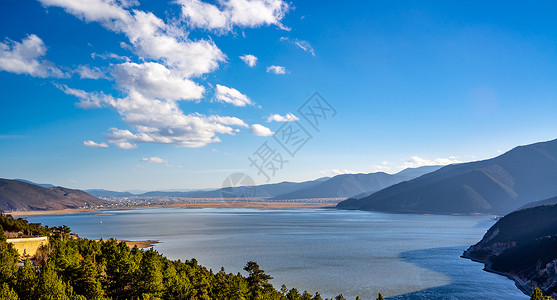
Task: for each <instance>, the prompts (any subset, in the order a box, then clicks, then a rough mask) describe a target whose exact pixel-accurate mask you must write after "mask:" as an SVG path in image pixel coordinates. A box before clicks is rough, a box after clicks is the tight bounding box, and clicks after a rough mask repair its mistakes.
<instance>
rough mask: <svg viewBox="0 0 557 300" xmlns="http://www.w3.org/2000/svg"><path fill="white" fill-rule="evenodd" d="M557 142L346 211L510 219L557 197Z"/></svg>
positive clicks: (392, 190)
mask: <svg viewBox="0 0 557 300" xmlns="http://www.w3.org/2000/svg"><path fill="white" fill-rule="evenodd" d="M556 182H557V140H551V141H547V142H539V143H535V144H531V145H525V146H518V147H515V148H513V149H512V150H510V151H508V152H506V153H504V154H502V155H500V156H497V157H494V158H490V159H486V160H480V161H475V162H469V163H461V164H453V165H448V166H445V167H443V168H441V169H439V170H437V171H435V172H432V173H428V174H425V175H423V176H420V177H418V178H416V179H413V180H410V181H407V182H402V183H398V184H395V185H393V186H391V187H388V188H386V189H383V190H381V191H378V192H376V193H374V194H371V195H370V196H368V197H365V198H362V199H359V200H355V199H348V200H346V201H344V202H341V203H339V204H338V205H337V208H340V209H360V210H378V211H387V212H401V213H448V214H452V213H457V214H473V213H499V214H504V213H508V212H510V211H512V210H514V209H516V208H518V207H520V206H522V205H524V204H526V203H527V202H529V201H531V199H532V198H534V199H545V198H549V197H551V196H554V195H557V185H556V184H555V183H556Z"/></svg>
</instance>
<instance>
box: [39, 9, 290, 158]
mask: <svg viewBox="0 0 557 300" xmlns="http://www.w3.org/2000/svg"><path fill="white" fill-rule="evenodd" d="M39 1H40V2H41V3H42V4H43V5H44V6H45V7H51V6H56V7H61V8H63V9H64V10H65V11H66V12H68V13H70V14H72V15H74V16H76V17H78V18H80V19H82V20H84V21H86V22H97V23H99V24H100V25H101V26H103V27H104V28H106V29H108V30H110V31H113V32H115V33H119V34H122V35H124V36H125V37H126V38H127V41H126V42H122V43H121V46H122V47H124V48H125V49H128V50H130V51H132V52H133V53H134V54H135V55H137V57H138V58H139V60H140V62H137V63H136V62H132V61H131V60H130V59H129V58H126V57H122V56H119V55H117V54H114V53H103V54H97V53H92V54H91V57H92V58H100V59H106V60H112V62H113V64H112V65H111V68H110V69H109V70H108V71H109V75H110V76H111V77H112V78H113V79H114V80H115V83H116V88H117V89H119V90H120V91H121V92H122V96H119V97H114V96H112V95H108V94H105V93H103V92H88V91H84V90H79V89H75V88H72V87H68V86H66V85H56V86H57V87H58V88H59V89H60V90H62V91H64V92H65V93H66V94H69V95H73V96H75V97H77V98H78V99H79V102H78V103H77V105H78V106H80V107H83V108H98V107H107V108H111V109H114V110H115V111H116V112H117V113H118V114H119V115H120V116H121V118H122V120H123V121H124V122H125V123H126V124H127V125H128V126H129V128H128V129H123V128H111V129H109V131H108V132H107V133H106V134H105V137H106V139H107V142H108V143H111V144H113V145H114V146H115V147H116V148H121V149H133V148H136V147H137V145H138V144H139V143H159V144H169V145H175V146H179V147H202V146H205V145H207V144H208V143H215V142H220V141H221V140H220V138H219V135H234V134H236V133H238V132H239V131H240V129H241V128H249V126H248V125H247V124H246V123H245V122H244V121H242V120H241V119H239V118H236V117H231V116H220V115H203V114H199V113H185V112H184V111H182V109H181V108H180V106H179V104H178V103H179V102H178V101H182V100H199V99H201V98H203V96H204V94H205V88H204V87H203V86H202V85H200V84H198V83H196V82H194V81H193V80H192V78H200V77H201V79H203V78H204V77H202V76H203V75H205V74H207V73H211V72H213V71H215V70H216V69H218V67H219V65H220V64H221V63H222V62H225V61H226V56H225V55H224V53H222V51H221V50H220V49H219V48H218V47H217V46H216V45H215V43H214V42H213V41H212V40H211V39H198V40H191V39H190V38H189V37H188V32H185V31H184V30H183V28H181V27H180V26H181V25H180V24H179V23H178V21H177V20H172V21H170V22H165V21H163V20H162V19H160V18H158V17H157V16H155V15H154V14H153V13H150V12H146V11H141V10H139V9H130V7H131V6H134V5H136V4H137V2H136V1H135V0H125V1H114V0H39ZM179 3H180V4H181V5H182V12H183V13H184V17H185V18H186V19H188V20H189V21H190V23H191V25H192V26H193V27H202V28H209V29H211V28H215V29H222V30H229V29H230V28H231V27H232V26H241V27H258V26H262V25H276V26H279V27H282V24H281V23H280V20H281V19H282V18H283V16H284V14H285V13H286V12H287V10H288V5H287V4H286V3H284V2H283V1H280V0H229V1H227V0H220V1H219V2H218V3H217V4H216V5H213V4H208V3H205V2H201V1H186V0H184V1H181V0H179ZM219 15H221V16H223V18H224V19H222V20H220V21H219ZM253 58H255V56H253V55H252V56H249V55H246V59H247V61H246V63H247V64H248V65H250V66H251V64H252V62H253V65H255V64H256V59H257V58H255V60H253ZM272 67H273V68H271V69H269V70H272V72H275V73H276V71H278V72H279V73H280V71H281V69H280V68H281V67H277V66H272ZM277 68H278V69H277ZM95 71H100V70H95V69H94V68H89V67H82V70H81V72H80V73H79V74H80V76H82V77H83V78H93V77H96V76H100V74H99V73H98V72H97V73H95ZM282 71H283V72H286V71H285V70H284V68H282ZM215 99H216V100H217V101H220V102H225V103H230V104H232V105H235V106H246V105H253V102H252V101H251V100H250V99H249V97H248V96H246V95H244V94H242V93H241V92H239V91H238V90H236V89H233V88H229V87H225V86H222V85H217V86H216V91H215ZM256 125H257V124H256ZM258 126H260V127H258ZM258 126H255V127H254V126H252V128H251V131H252V132H254V130H255V133H256V134H258V133H259V134H263V135H264V134H267V135H268V134H269V132H271V131H270V130H269V129H268V128H266V127H264V126H261V125H258ZM264 129H266V130H267V131H265V130H264ZM271 134H272V132H271Z"/></svg>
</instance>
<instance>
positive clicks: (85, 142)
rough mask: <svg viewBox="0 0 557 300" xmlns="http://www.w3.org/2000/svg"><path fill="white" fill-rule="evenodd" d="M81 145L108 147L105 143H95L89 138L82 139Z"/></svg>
mask: <svg viewBox="0 0 557 300" xmlns="http://www.w3.org/2000/svg"><path fill="white" fill-rule="evenodd" d="M83 146H85V147H89V148H108V145H107V144H106V143H95V142H93V141H91V140H88V141H84V142H83Z"/></svg>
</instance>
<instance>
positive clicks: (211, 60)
mask: <svg viewBox="0 0 557 300" xmlns="http://www.w3.org/2000/svg"><path fill="white" fill-rule="evenodd" d="M0 6H1V9H0V41H1V44H0V84H1V87H2V88H1V89H0V101H1V104H2V109H1V110H0V125H1V127H0V177H2V178H25V179H29V180H33V181H36V182H41V183H52V184H56V185H62V186H67V187H73V188H106V189H112V190H129V189H141V190H152V189H188V188H207V187H219V186H220V185H221V184H222V182H223V180H224V179H225V177H226V176H228V175H229V174H231V173H234V172H244V173H247V174H249V175H251V176H252V177H253V178H254V180H255V182H256V183H258V184H260V183H265V182H267V178H266V177H265V176H263V175H262V174H259V173H258V171H257V169H256V168H255V167H254V166H250V161H249V160H248V158H249V157H252V158H253V157H254V156H255V154H254V153H255V152H256V151H257V150H258V149H260V147H261V146H262V145H263V144H264V143H267V144H266V145H270V147H271V148H272V150H275V152H273V153H281V155H282V156H281V158H282V159H283V160H282V166H281V167H282V168H278V167H277V166H278V164H279V163H278V161H277V160H275V167H277V168H278V169H277V170H275V174H274V175H273V174H270V176H269V177H270V178H269V179H268V180H269V182H278V181H283V180H290V181H302V180H309V179H315V178H318V177H322V176H331V175H334V174H339V173H343V172H366V173H367V172H374V171H386V172H391V173H392V172H396V171H398V170H401V169H402V168H405V167H415V166H420V165H428V164H446V163H451V162H466V161H472V160H478V159H485V158H490V157H493V156H496V155H499V154H500V153H502V152H504V151H507V150H509V149H511V148H512V147H514V146H517V145H521V144H529V143H533V142H537V141H544V140H550V139H554V138H556V137H557V136H556V132H557V130H556V129H557V117H556V112H557V55H556V53H557V19H556V18H555V14H556V13H557V4H556V3H555V2H553V1H536V2H535V4H529V5H525V4H524V3H520V2H518V1H516V2H513V1H491V2H489V3H485V2H483V1H462V2H455V1H420V2H419V3H415V2H414V1H396V2H393V1H343V2H342V3H340V2H336V1H293V2H284V1H280V0H220V1H212V2H209V1H207V2H202V1H197V0H178V1H169V2H166V1H146V0H143V1H141V0H140V1H131V0H122V1H108V0H87V1H85V0H79V1H78V0H39V1H31V0H4V1H2V3H1V4H0ZM247 55H249V56H247ZM254 58H256V61H255V63H254ZM316 91H317V92H319V93H320V95H322V96H323V98H324V99H325V100H326V101H327V102H328V103H329V104H330V105H331V106H332V107H334V109H335V110H336V112H337V113H336V115H335V116H334V117H332V116H329V117H328V118H327V119H326V120H325V119H324V120H321V122H320V125H319V127H318V128H317V129H318V130H316V129H315V128H313V127H312V126H311V124H309V123H308V121H307V120H306V119H304V118H303V115H302V113H300V112H299V111H298V108H299V107H300V106H301V105H302V104H303V103H304V102H305V101H306V100H307V99H308V98H309V97H310V96H311V95H312V94H313V93H314V92H316ZM289 113H290V114H291V115H290V117H287V116H288V114H289ZM274 115H277V116H274ZM272 116H274V117H272ZM292 119H299V120H298V123H293V122H281V121H286V120H292ZM285 124H286V125H285ZM288 125H297V126H298V125H299V126H302V127H304V128H305V129H307V131H308V132H309V134H311V136H312V138H311V139H310V140H309V141H308V142H307V143H306V144H304V145H303V147H301V148H300V149H299V151H297V152H296V153H295V155H294V156H292V155H289V154H288V153H286V152H285V150H284V148H281V146H280V145H279V144H277V141H276V140H275V139H273V137H272V136H270V135H272V133H274V132H277V131H278V130H279V129H280V128H285V127H281V126H288ZM285 161H286V162H285ZM269 172H271V171H269Z"/></svg>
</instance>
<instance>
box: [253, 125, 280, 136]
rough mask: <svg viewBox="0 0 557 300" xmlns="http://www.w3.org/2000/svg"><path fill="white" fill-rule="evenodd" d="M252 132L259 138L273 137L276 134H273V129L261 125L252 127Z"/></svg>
mask: <svg viewBox="0 0 557 300" xmlns="http://www.w3.org/2000/svg"><path fill="white" fill-rule="evenodd" d="M250 132H251V133H253V134H255V135H257V136H271V135H273V134H274V132H272V131H271V129H269V128H267V127H265V126H263V125H260V124H253V125H251V127H250Z"/></svg>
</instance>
